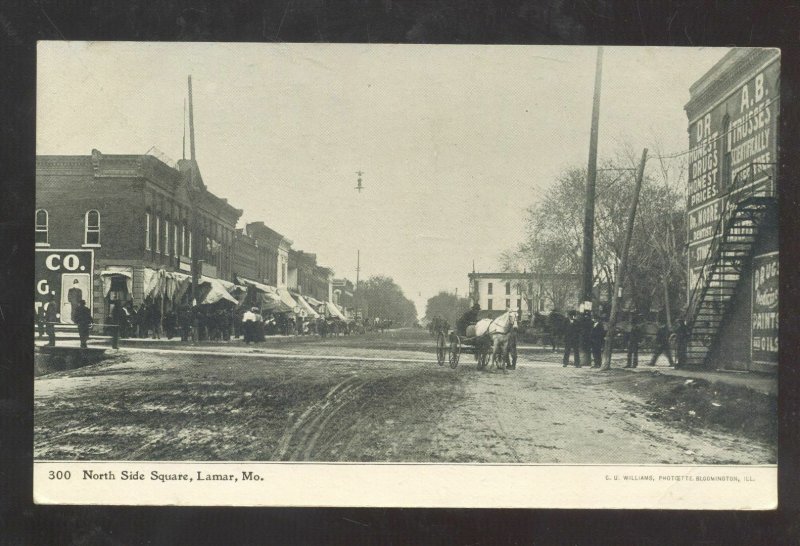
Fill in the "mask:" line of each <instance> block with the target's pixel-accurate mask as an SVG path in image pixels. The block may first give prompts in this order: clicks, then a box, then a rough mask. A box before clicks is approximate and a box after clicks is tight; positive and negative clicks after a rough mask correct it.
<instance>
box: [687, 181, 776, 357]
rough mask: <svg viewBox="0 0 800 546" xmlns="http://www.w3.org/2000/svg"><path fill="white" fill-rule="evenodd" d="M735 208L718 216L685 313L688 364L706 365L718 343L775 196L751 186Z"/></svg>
mask: <svg viewBox="0 0 800 546" xmlns="http://www.w3.org/2000/svg"><path fill="white" fill-rule="evenodd" d="M744 193H746V195H740V196H739V197H738V201H737V203H736V205H735V206H731V207H729V208H728V209H727V210H726V211H725V212H724V213H723V214H722V215H721V216H720V219H719V221H718V223H717V226H716V228H715V230H714V236H713V237H712V243H711V249H710V250H709V252H708V256H707V258H706V261H705V263H704V265H703V270H702V273H701V274H700V276H699V278H698V280H697V283H696V284H695V288H694V290H693V292H692V297H691V298H690V303H689V306H688V308H687V313H686V317H687V320H686V324H687V326H688V328H689V332H690V334H689V340H688V347H687V364H688V365H689V366H693V367H702V366H707V365H709V363H710V362H709V360H710V356H711V355H712V354H713V353H714V351H715V349H716V347H717V344H718V343H719V340H718V334H719V331H720V327H721V325H722V323H723V321H724V320H725V317H726V316H727V314H728V312H729V311H730V309H731V303H732V301H733V297H734V294H736V291H737V289H738V288H739V283H740V281H741V277H742V274H741V273H742V271H743V270H745V268H748V267H749V266H750V260H751V259H752V256H753V250H754V246H755V243H756V239H757V237H758V233H759V227H760V225H761V223H762V220H763V219H764V216H765V214H766V213H767V211H768V210H769V209H770V207H774V206H775V204H776V199H775V197H773V196H774V192H770V191H764V187H763V186H760V187H759V191H756V190H755V187H754V186H751V189H750V191H749V192H748V191H745V192H744Z"/></svg>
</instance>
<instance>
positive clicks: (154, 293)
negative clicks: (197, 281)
mask: <svg viewBox="0 0 800 546" xmlns="http://www.w3.org/2000/svg"><path fill="white" fill-rule="evenodd" d="M142 273H143V277H144V279H143V280H144V283H143V284H144V286H143V289H144V297H145V298H147V297H151V298H158V297H166V298H169V299H170V300H172V301H176V300H178V299H180V298H181V297H182V296H183V294H184V293H185V292H186V290H187V289H188V288H189V286H190V285H191V282H192V278H191V277H190V276H189V275H186V274H184V273H179V272H177V271H167V270H165V269H150V268H149V267H145V268H144V270H143V271H142Z"/></svg>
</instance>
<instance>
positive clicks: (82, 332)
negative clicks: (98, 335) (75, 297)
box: [75, 300, 92, 349]
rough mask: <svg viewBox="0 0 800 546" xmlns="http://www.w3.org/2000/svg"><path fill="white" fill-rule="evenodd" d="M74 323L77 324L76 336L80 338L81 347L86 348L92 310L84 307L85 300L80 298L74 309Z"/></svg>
mask: <svg viewBox="0 0 800 546" xmlns="http://www.w3.org/2000/svg"><path fill="white" fill-rule="evenodd" d="M75 324H77V325H78V336H80V338H81V348H82V349H85V348H86V342H87V341H88V339H89V330H90V329H91V327H92V312H91V311H89V308H88V307H86V300H81V301H80V304H78V308H77V309H76V310H75Z"/></svg>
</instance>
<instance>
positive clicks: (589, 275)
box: [579, 47, 603, 362]
mask: <svg viewBox="0 0 800 546" xmlns="http://www.w3.org/2000/svg"><path fill="white" fill-rule="evenodd" d="M602 79H603V48H602V47H598V48H597V64H596V66H595V74H594V101H593V103H592V129H591V134H590V135H589V164H588V167H587V169H586V203H585V206H584V216H583V275H582V286H581V297H582V298H583V300H582V301H583V302H589V304H590V305H591V301H592V287H593V284H594V282H593V281H594V269H593V267H592V258H593V253H594V200H595V191H594V190H595V182H596V180H597V134H598V130H599V128H598V124H599V121H600V85H601V82H602ZM585 310H586V308H585V307H584V311H585ZM587 341H588V340H586V341H583V342H582V343H581V348H580V349H579V350H580V351H581V353H582V355H581V358H583V359H584V362H591V360H590V359H591V354H590V351H589V345H588V343H587Z"/></svg>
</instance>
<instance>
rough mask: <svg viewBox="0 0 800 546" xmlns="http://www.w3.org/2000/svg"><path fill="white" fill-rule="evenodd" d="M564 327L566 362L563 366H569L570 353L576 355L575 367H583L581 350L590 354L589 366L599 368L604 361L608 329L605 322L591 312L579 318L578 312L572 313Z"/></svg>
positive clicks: (586, 312) (564, 361)
mask: <svg viewBox="0 0 800 546" xmlns="http://www.w3.org/2000/svg"><path fill="white" fill-rule="evenodd" d="M567 317H568V318H567V323H566V325H565V326H564V360H563V366H564V367H566V366H568V365H569V356H570V353H574V355H575V357H574V362H575V367H576V368H580V367H581V348H583V349H584V350H585V351H586V352H588V353H589V355H590V357H591V361H590V362H587V365H589V366H591V367H592V368H599V367H600V366H601V364H602V360H603V343H604V341H605V337H606V328H605V325H604V324H603V321H601V320H600V317H598V316H597V315H592V313H591V312H590V311H585V312H584V313H583V315H582V316H581V317H578V313H577V312H576V311H570V312H569V314H568V315H567Z"/></svg>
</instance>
